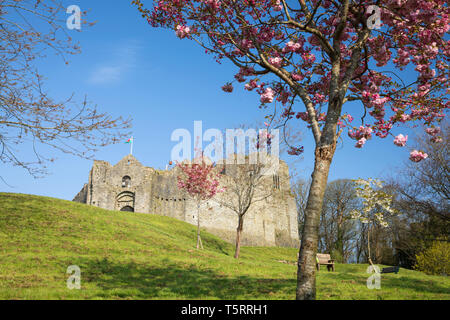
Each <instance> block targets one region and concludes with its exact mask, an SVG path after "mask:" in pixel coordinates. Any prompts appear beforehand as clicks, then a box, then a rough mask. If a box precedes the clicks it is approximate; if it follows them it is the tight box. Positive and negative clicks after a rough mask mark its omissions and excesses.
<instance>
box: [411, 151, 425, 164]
mask: <svg viewBox="0 0 450 320" xmlns="http://www.w3.org/2000/svg"><path fill="white" fill-rule="evenodd" d="M426 158H428V154H426V153H425V152H423V151H417V150H413V151H411V153H410V154H409V159H410V160H411V161H414V162H420V161H422V160H423V159H426Z"/></svg>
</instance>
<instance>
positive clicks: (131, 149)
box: [125, 137, 134, 154]
mask: <svg viewBox="0 0 450 320" xmlns="http://www.w3.org/2000/svg"><path fill="white" fill-rule="evenodd" d="M133 142H134V138H133V137H131V138H130V139H128V140H127V141H125V143H129V144H131V146H130V154H133Z"/></svg>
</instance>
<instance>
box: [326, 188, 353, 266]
mask: <svg viewBox="0 0 450 320" xmlns="http://www.w3.org/2000/svg"><path fill="white" fill-rule="evenodd" d="M358 205H359V202H358V200H357V199H356V195H355V190H354V184H353V182H352V181H351V180H346V179H342V180H335V181H332V182H330V183H328V185H327V188H326V190H325V196H324V202H323V206H322V214H321V219H320V227H319V232H320V234H319V248H320V249H322V250H323V251H326V252H329V253H334V255H335V257H334V258H335V259H337V260H339V262H344V263H345V262H347V260H348V259H349V257H350V255H351V253H352V251H353V249H354V242H353V241H352V239H354V238H355V235H356V230H355V224H356V223H355V221H352V219H351V212H352V210H355V209H357V207H358Z"/></svg>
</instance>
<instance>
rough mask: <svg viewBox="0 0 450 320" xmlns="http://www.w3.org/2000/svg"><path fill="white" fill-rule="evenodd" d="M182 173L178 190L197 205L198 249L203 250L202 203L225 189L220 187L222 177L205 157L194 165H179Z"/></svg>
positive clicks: (188, 163)
mask: <svg viewBox="0 0 450 320" xmlns="http://www.w3.org/2000/svg"><path fill="white" fill-rule="evenodd" d="M177 168H179V169H180V171H181V173H180V175H178V177H177V179H178V188H180V189H181V190H184V191H186V192H187V194H188V195H189V196H190V197H191V198H192V199H193V200H195V203H196V204H197V249H199V248H202V249H203V244H202V239H201V237H200V205H201V202H202V201H205V200H209V199H211V198H213V197H214V196H215V195H216V194H217V193H218V192H222V191H223V189H220V187H219V179H220V175H219V174H218V173H217V172H216V171H215V170H214V164H207V163H206V160H205V159H204V157H203V156H201V157H200V158H197V159H194V161H192V163H190V162H182V163H178V164H177Z"/></svg>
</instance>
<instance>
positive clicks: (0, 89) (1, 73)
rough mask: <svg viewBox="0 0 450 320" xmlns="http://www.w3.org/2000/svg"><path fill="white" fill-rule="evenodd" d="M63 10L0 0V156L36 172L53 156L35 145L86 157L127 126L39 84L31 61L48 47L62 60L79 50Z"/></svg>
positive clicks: (52, 2)
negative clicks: (26, 155) (24, 154)
mask: <svg viewBox="0 0 450 320" xmlns="http://www.w3.org/2000/svg"><path fill="white" fill-rule="evenodd" d="M65 10H66V9H65V8H64V7H62V4H61V3H60V1H57V0H45V1H40V0H36V1H32V0H2V1H0V161H1V162H3V163H8V164H11V165H13V166H19V167H22V168H24V169H26V170H28V172H29V173H30V174H32V175H33V176H35V177H37V176H40V175H42V174H45V173H46V163H48V162H49V161H50V162H51V161H53V160H54V159H53V158H51V157H48V156H45V155H43V154H42V153H43V152H42V151H41V150H40V149H39V145H41V146H42V145H48V146H51V147H53V148H56V149H58V150H60V151H62V152H64V153H69V154H73V155H77V156H80V157H85V158H89V157H91V156H92V155H93V153H94V152H95V151H96V150H97V149H98V148H99V147H102V146H106V145H108V144H111V143H116V142H118V141H119V139H122V138H123V137H124V136H125V135H126V134H128V133H124V132H123V130H124V129H127V128H129V127H130V121H129V120H123V119H122V118H117V119H114V118H112V117H111V116H109V115H108V114H106V113H102V112H100V111H98V110H97V108H96V106H92V105H91V104H90V103H88V101H87V99H86V98H85V99H84V101H83V102H82V103H81V105H80V104H76V103H75V102H74V101H73V99H72V97H69V98H68V99H66V100H64V101H55V100H54V99H52V98H51V97H50V96H49V95H48V94H47V93H46V91H45V90H44V86H43V81H42V80H43V76H42V75H41V74H40V73H39V72H38V71H37V69H36V67H35V62H36V61H37V60H38V59H40V58H43V57H44V54H45V53H46V51H47V50H50V51H52V52H54V53H55V54H56V55H58V56H60V57H61V59H62V62H63V61H64V62H65V63H66V64H67V63H68V62H67V59H66V57H67V56H68V55H72V54H77V53H79V52H80V48H79V46H78V45H77V44H74V43H73V42H72V39H71V38H70V37H69V35H68V34H67V33H66V31H65V28H66V21H65V20H64V19H62V20H61V19H60V18H59V17H60V16H62V17H66V15H65ZM86 24H87V23H85V25H86ZM72 32H73V31H72ZM19 146H22V147H23V148H31V149H32V150H33V152H34V155H35V157H34V159H23V158H21V157H19V152H18V147H19Z"/></svg>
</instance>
